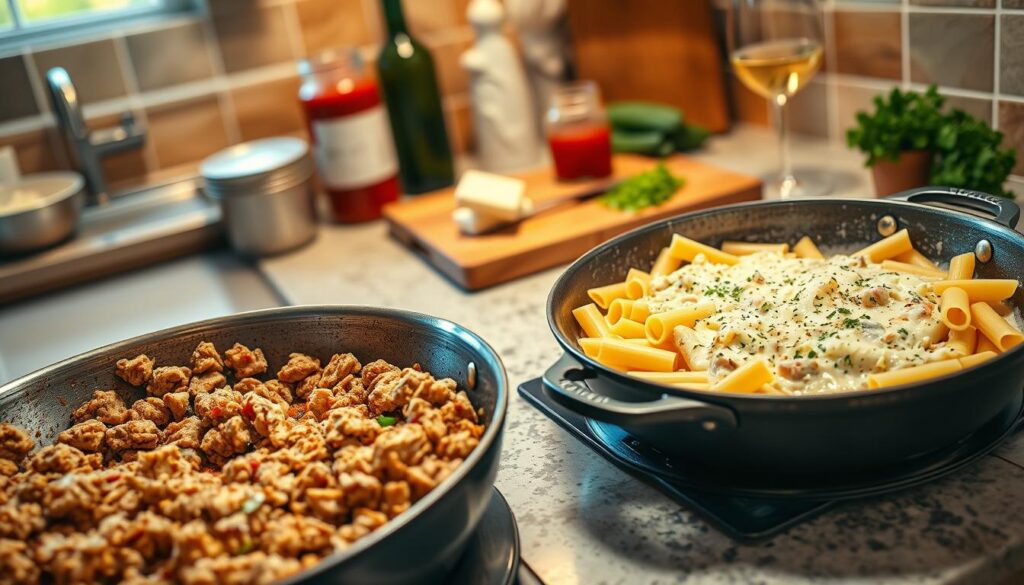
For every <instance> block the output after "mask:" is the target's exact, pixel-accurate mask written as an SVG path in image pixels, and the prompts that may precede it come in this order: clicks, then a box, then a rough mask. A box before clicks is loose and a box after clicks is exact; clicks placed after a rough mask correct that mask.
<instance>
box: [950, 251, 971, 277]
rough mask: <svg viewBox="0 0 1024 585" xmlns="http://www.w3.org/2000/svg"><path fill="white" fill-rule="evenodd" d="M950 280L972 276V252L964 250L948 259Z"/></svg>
mask: <svg viewBox="0 0 1024 585" xmlns="http://www.w3.org/2000/svg"><path fill="white" fill-rule="evenodd" d="M947 272H948V274H949V279H950V280H970V279H972V278H974V252H965V253H963V254H960V255H959V256H953V259H952V260H950V261H949V270H948V271H947Z"/></svg>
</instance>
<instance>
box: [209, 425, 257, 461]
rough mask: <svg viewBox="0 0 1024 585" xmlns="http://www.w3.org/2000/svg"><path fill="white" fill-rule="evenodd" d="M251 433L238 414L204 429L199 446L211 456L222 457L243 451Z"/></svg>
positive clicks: (247, 447) (246, 446)
mask: <svg viewBox="0 0 1024 585" xmlns="http://www.w3.org/2000/svg"><path fill="white" fill-rule="evenodd" d="M251 440H252V435H250V434H249V427H248V425H246V424H245V421H244V420H243V419H242V417H240V416H234V417H231V418H229V419H228V420H226V421H224V422H223V423H221V424H219V425H217V426H216V427H214V428H212V429H210V430H208V431H206V434H205V435H204V436H203V442H202V443H200V445H199V448H200V449H202V451H203V452H204V453H206V454H207V455H208V456H210V457H211V458H214V459H215V460H216V459H221V458H222V459H224V460H226V459H227V458H229V457H232V456H234V455H237V454H240V453H245V452H246V451H247V450H248V449H249V442H250V441H251Z"/></svg>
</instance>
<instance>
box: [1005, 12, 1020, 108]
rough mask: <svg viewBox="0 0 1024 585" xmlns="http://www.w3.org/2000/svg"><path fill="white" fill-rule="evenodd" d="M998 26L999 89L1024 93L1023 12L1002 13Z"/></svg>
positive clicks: (1015, 93) (1018, 93) (1006, 91)
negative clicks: (999, 40)
mask: <svg viewBox="0 0 1024 585" xmlns="http://www.w3.org/2000/svg"><path fill="white" fill-rule="evenodd" d="M999 26H1000V27H1001V28H1002V30H1001V31H1000V39H1001V45H1002V46H1001V47H1000V48H999V69H1000V71H999V91H1000V92H1002V93H1011V94H1014V95H1024V14H1004V15H1003V16H1002V17H1001V19H1000V21H999Z"/></svg>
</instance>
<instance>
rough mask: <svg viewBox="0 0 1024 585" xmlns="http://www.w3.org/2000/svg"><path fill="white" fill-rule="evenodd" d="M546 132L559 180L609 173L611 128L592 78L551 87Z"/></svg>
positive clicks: (610, 165)
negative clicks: (552, 88) (552, 91)
mask: <svg viewBox="0 0 1024 585" xmlns="http://www.w3.org/2000/svg"><path fill="white" fill-rule="evenodd" d="M547 135H548V145H549V146H550V147H551V158H553V159H554V161H555V173H556V174H557V175H558V178H559V180H562V181H570V180H574V179H588V178H601V177H607V176H609V175H611V174H612V143H611V129H610V128H609V126H608V117H607V115H606V114H605V112H604V108H603V107H602V106H601V93H600V91H599V90H598V88H597V84H596V83H594V82H593V81H577V82H574V83H569V84H566V85H563V86H561V87H559V88H558V89H556V90H555V92H554V94H553V95H552V97H551V106H550V108H548V112H547Z"/></svg>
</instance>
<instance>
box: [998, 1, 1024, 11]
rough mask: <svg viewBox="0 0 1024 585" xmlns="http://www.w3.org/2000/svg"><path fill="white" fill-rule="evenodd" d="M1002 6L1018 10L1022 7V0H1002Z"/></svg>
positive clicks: (1023, 2) (1023, 3) (1023, 5)
mask: <svg viewBox="0 0 1024 585" xmlns="http://www.w3.org/2000/svg"><path fill="white" fill-rule="evenodd" d="M1003 8H1010V9H1013V10H1019V9H1021V8H1024V0H1003Z"/></svg>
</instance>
